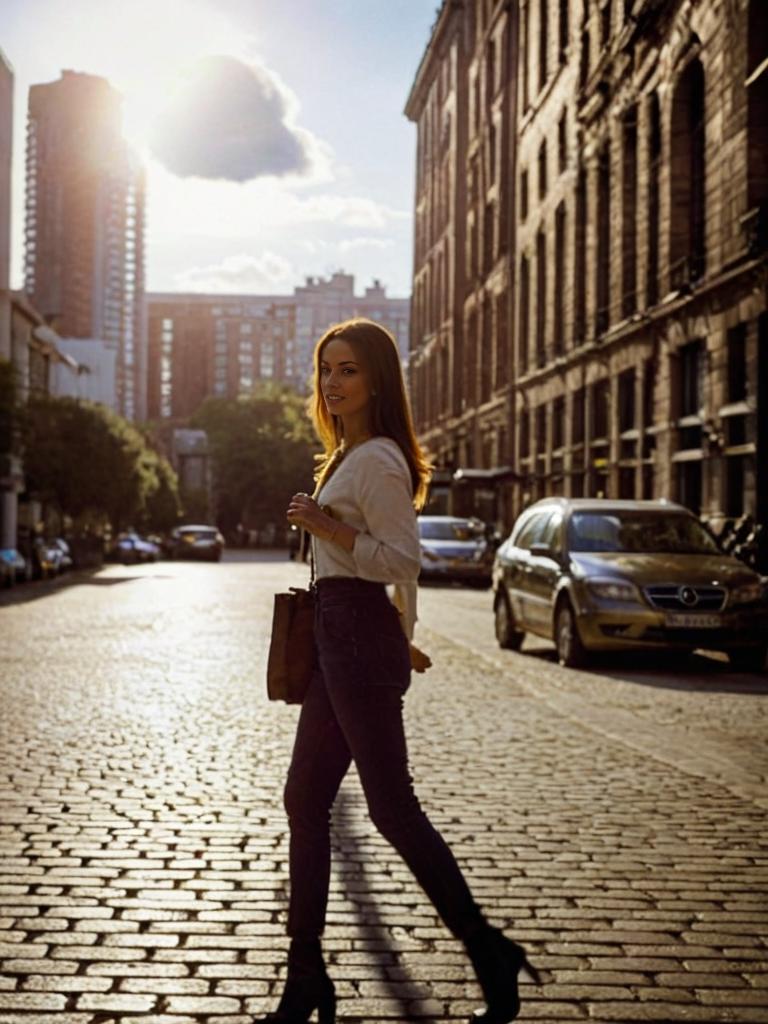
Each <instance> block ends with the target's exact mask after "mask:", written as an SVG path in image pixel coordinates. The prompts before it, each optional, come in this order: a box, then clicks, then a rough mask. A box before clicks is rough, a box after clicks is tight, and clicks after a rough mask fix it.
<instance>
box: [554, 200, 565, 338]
mask: <svg viewBox="0 0 768 1024" xmlns="http://www.w3.org/2000/svg"><path fill="white" fill-rule="evenodd" d="M564 310H565V203H564V202H562V203H560V204H559V206H558V207H557V210H555V295H554V304H553V314H554V328H553V329H554V350H555V353H556V354H557V355H561V354H562V353H563V352H564V351H565V314H564Z"/></svg>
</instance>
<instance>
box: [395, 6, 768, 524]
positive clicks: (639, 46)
mask: <svg viewBox="0 0 768 1024" xmlns="http://www.w3.org/2000/svg"><path fill="white" fill-rule="evenodd" d="M502 20H503V21H505V22H506V23H507V25H508V29H507V32H508V35H507V38H508V40H509V44H508V47H507V51H506V59H507V61H508V62H509V64H508V66H509V71H508V74H507V76H506V77H507V78H508V80H509V81H508V82H507V85H506V87H505V88H506V90H507V94H508V98H507V99H506V101H505V100H501V101H500V100H499V99H496V100H492V101H491V106H490V109H489V108H488V107H486V112H485V113H484V114H483V115H482V118H481V120H484V124H483V125H481V127H480V129H479V130H478V129H474V127H473V116H472V105H473V102H475V101H474V99H473V96H474V95H475V93H476V92H477V91H478V81H477V78H475V79H474V80H473V78H472V74H471V70H472V66H473V62H478V63H480V65H481V66H482V62H481V61H479V57H480V54H481V52H482V51H481V46H487V39H488V38H489V37H488V35H487V33H488V32H491V33H492V32H493V25H494V24H496V23H500V22H501V21H502ZM473 22H474V31H472V28H471V25H472V23H473ZM459 24H461V25H463V26H464V32H463V33H461V32H460V31H459V29H458V26H459ZM449 26H454V28H455V33H454V36H453V38H455V40H456V45H457V46H460V45H461V43H462V42H463V43H464V45H465V47H466V49H465V65H466V71H467V73H466V75H465V76H464V77H463V78H460V79H458V80H457V92H458V93H461V94H463V99H462V98H461V97H460V96H459V95H457V96H456V97H455V99H454V100H453V103H454V106H455V108H456V109H458V110H461V109H465V110H466V111H467V123H468V130H467V156H466V159H467V161H469V162H470V163H471V160H472V157H471V155H470V153H471V145H472V142H471V140H472V136H473V132H474V134H475V135H477V136H478V137H479V138H483V137H485V139H486V140H488V139H490V137H491V128H492V126H493V125H494V124H496V123H497V122H496V121H495V120H494V116H497V115H496V110H497V108H496V107H494V106H493V103H494V102H495V103H500V107H499V113H500V111H502V110H503V111H504V114H502V115H501V116H502V117H505V116H509V117H510V118H511V119H512V120H511V123H510V124H509V126H508V127H507V133H508V142H507V143H506V145H504V144H502V145H503V146H504V148H503V156H502V160H503V161H505V162H506V163H507V164H508V167H507V171H508V172H509V173H508V174H507V175H506V177H505V174H504V172H503V169H500V176H499V179H498V183H499V191H500V192H503V191H506V193H507V194H506V196H505V197H504V199H503V201H502V207H501V208H502V209H506V210H507V211H508V218H509V221H511V225H510V224H509V223H505V224H504V227H503V228H502V230H506V231H507V232H508V238H509V246H510V258H509V260H508V261H506V265H505V262H504V261H503V259H502V254H501V253H496V252H495V250H494V248H493V245H495V237H494V242H493V245H492V246H491V256H490V257H489V259H488V263H487V265H488V266H489V267H494V266H495V267H496V269H495V271H492V272H491V273H490V274H488V275H482V274H480V275H474V276H473V274H472V273H468V274H467V277H466V279H465V280H461V278H460V277H457V276H453V277H449V279H448V281H447V283H446V284H443V285H440V286H438V287H436V288H435V289H434V291H435V295H434V297H433V298H432V300H431V302H432V304H433V305H434V304H439V303H440V302H442V304H443V305H447V306H448V307H449V308H450V307H452V306H456V305H457V304H460V305H461V306H462V307H463V310H464V317H463V323H462V326H463V327H464V328H465V329H466V327H467V325H468V324H469V323H472V319H471V318H472V315H473V314H475V315H477V322H478V323H479V324H480V325H482V323H483V317H482V305H483V303H484V301H485V298H484V296H486V295H487V293H488V292H489V291H490V292H491V294H493V286H492V285H491V283H490V282H491V281H494V282H498V287H499V290H500V291H501V290H502V286H501V282H502V281H503V280H506V281H508V282H509V283H510V284H509V291H508V295H507V299H506V302H507V307H508V320H507V325H508V329H509V345H508V346H507V348H506V350H505V351H502V349H501V348H500V346H499V344H498V341H496V342H494V340H493V338H494V333H493V331H491V341H490V342H489V341H488V340H487V339H486V337H485V336H484V333H483V330H482V326H480V327H477V328H475V329H474V331H468V332H466V333H465V335H464V337H463V341H464V345H465V347H466V348H467V349H468V350H469V352H468V353H465V355H464V365H465V366H467V367H468V370H467V373H466V375H464V376H459V377H458V378H457V379H458V380H459V381H460V383H459V385H458V391H459V394H458V396H457V395H456V394H455V393H454V395H453V396H452V400H453V403H454V405H453V408H454V410H455V409H456V408H457V406H461V408H462V416H463V417H464V418H465V420H466V422H472V423H473V424H475V425H476V433H475V435H474V436H475V439H476V443H475V444H474V445H471V444H467V445H466V446H465V447H464V448H461V447H459V448H458V449H457V448H456V446H455V444H454V439H455V437H456V422H455V421H454V420H452V419H451V418H450V417H449V416H444V418H443V419H442V420H441V419H439V418H438V419H437V420H435V419H434V416H433V413H432V411H431V409H432V407H431V406H430V402H429V398H428V395H429V393H430V389H434V388H435V387H436V384H435V382H436V381H438V382H439V381H440V380H441V379H442V378H441V376H440V370H439V367H438V365H437V363H436V362H433V361H432V360H430V359H429V352H430V351H431V349H430V346H431V345H433V344H434V342H433V340H432V339H433V335H434V329H432V330H430V329H429V328H430V327H431V326H432V324H431V322H430V321H429V320H426V321H425V319H424V316H423V314H422V313H421V312H420V310H421V308H423V303H422V301H421V300H420V299H419V297H418V296H419V289H420V288H421V289H423V287H424V286H423V283H422V282H423V281H424V280H425V279H426V277H427V275H428V274H429V272H430V268H431V266H432V263H433V262H434V260H433V254H432V253H431V252H428V251H425V250H424V249H423V248H420V243H419V241H418V234H419V231H418V226H417V232H416V234H417V243H416V261H415V270H414V322H413V332H412V364H413V365H414V367H415V372H414V376H413V396H414V403H415V406H416V415H417V420H418V424H419V430H420V435H421V437H422V439H423V440H424V441H425V443H426V444H427V445H428V446H429V447H430V449H431V450H432V451H433V452H435V453H436V454H437V455H438V458H439V459H440V460H441V462H442V463H444V464H447V465H448V466H449V467H450V469H451V470H452V472H453V473H454V475H455V471H456V470H457V469H460V470H462V471H463V470H464V469H467V470H469V471H470V472H472V471H474V472H475V473H476V474H477V473H480V472H485V473H486V476H487V482H488V485H489V486H490V485H491V484H492V485H493V487H494V490H495V492H496V497H497V507H498V508H499V509H501V510H502V512H503V515H504V518H505V519H506V521H507V524H508V522H509V521H510V520H511V519H512V518H513V517H514V515H516V514H517V513H518V512H519V511H520V510H521V509H522V508H523V507H524V506H525V505H526V504H527V503H528V502H530V501H531V500H534V499H535V498H537V497H540V496H543V495H545V494H555V493H562V494H566V495H573V496H576V495H600V494H603V495H606V496H611V497H638V498H640V497H668V498H671V499H674V500H679V501H682V502H683V503H685V504H687V505H689V506H690V507H691V508H693V509H695V510H697V511H700V512H702V513H703V514H705V515H707V516H709V517H711V518H713V519H715V520H716V519H718V518H722V517H733V516H738V515H740V514H741V513H744V512H748V513H751V514H752V515H754V516H756V517H757V518H758V519H760V520H762V521H768V421H767V417H768V340H766V329H767V324H768V317H767V314H766V284H767V283H768V275H767V273H766V257H767V252H768V130H766V126H767V125H768V33H766V31H765V7H764V5H763V4H762V3H760V2H759V0H731V2H729V3H718V2H715V0H699V2H692V0H520V2H519V3H515V4H511V5H510V4H506V3H503V2H501V0H496V2H494V0H475V2H473V3H467V4H463V5H460V4H457V3H451V2H447V0H446V2H445V3H443V5H442V7H441V9H440V12H439V15H438V20H437V22H436V24H435V28H434V31H433V34H432V39H431V41H430V44H429V46H428V48H427V51H426V53H425V56H424V60H423V61H422V65H421V67H420V68H419V71H418V73H417V76H416V80H415V83H414V87H413V90H412V92H411V96H410V98H409V104H408V107H407V113H408V115H409V116H410V117H412V119H414V120H416V121H417V125H418V136H419V142H418V150H419V157H418V159H417V179H418V180H417V191H416V216H417V221H418V219H419V216H420V211H421V209H422V208H423V207H424V205H425V204H426V203H427V198H428V196H429V194H430V188H431V187H433V186H429V185H428V184H427V182H426V181H425V177H424V171H423V169H420V168H421V162H422V160H423V157H422V152H423V151H424V149H425V147H426V148H427V149H430V147H431V146H433V143H431V142H430V139H431V138H432V134H431V133H432V131H433V129H432V127H431V123H430V115H429V109H430V108H429V104H428V103H427V102H426V97H427V95H428V94H429V95H431V93H430V89H432V90H434V88H435V87H436V86H435V83H436V82H437V78H438V77H439V76H438V75H437V69H438V67H439V65H440V60H441V59H442V58H441V55H444V54H445V52H446V42H445V39H446V37H447V35H446V34H447V32H448V27H449ZM472 40H474V42H473V43H472V48H471V50H470V42H471V41H472ZM481 40H482V42H481ZM494 57H495V52H494ZM486 60H487V58H486ZM429 68H432V69H433V71H432V72H430V74H427V70H428V69H429ZM486 77H487V76H486ZM482 81H483V74H482V72H481V74H480V85H479V91H480V94H481V96H482V94H483V85H482ZM429 83H432V84H431V85H430V86H429V88H428V84H429ZM513 83H514V84H513ZM416 96H419V97H421V98H422V102H420V104H419V105H417V104H415V103H414V98H415V97H416ZM497 131H498V129H497ZM457 137H458V136H457ZM490 150H491V147H490V146H488V145H487V146H486V151H487V152H490ZM430 151H432V150H431V149H430ZM476 152H478V153H481V152H482V147H481V146H480V144H479V143H478V149H477V151H476ZM457 162H460V157H459V158H458V160H457ZM433 165H434V158H432V164H431V165H430V166H433ZM480 165H481V166H482V160H481V161H480ZM428 178H429V179H430V180H431V179H433V178H434V173H430V174H429V175H428ZM485 181H492V178H486V179H485V180H484V183H483V187H485ZM457 182H458V184H457V186H456V188H457V190H459V191H463V192H464V199H462V197H461V196H459V195H456V196H454V197H453V200H452V202H453V209H454V210H455V211H461V210H462V203H464V204H465V207H464V208H465V209H466V211H467V212H466V217H465V218H464V219H463V222H462V223H461V224H460V225H458V224H457V225H453V226H451V228H450V230H449V231H448V234H447V235H446V237H445V238H444V239H442V240H441V245H443V246H445V247H446V248H447V249H449V250H450V248H451V246H454V247H455V246H459V245H462V244H463V245H465V248H466V250H467V257H468V259H469V260H470V265H471V256H470V253H471V250H472V245H471V244H470V243H469V242H468V241H467V239H469V238H470V237H471V235H472V231H473V230H476V225H477V222H478V219H479V218H478V212H479V210H480V206H479V204H478V203H477V201H476V199H475V198H474V193H473V188H474V185H473V180H472V178H471V176H469V177H468V179H467V181H466V183H465V182H464V181H463V180H461V179H457ZM483 200H484V202H485V205H486V207H487V206H488V193H485V194H484V196H483ZM490 216H491V215H490V214H489V217H490ZM491 219H492V218H491ZM473 225H475V227H473ZM481 237H482V231H481ZM485 237H486V238H490V237H491V236H490V234H489V233H486V235H485ZM481 245H482V243H481ZM494 257H495V259H496V260H497V261H500V262H497V263H494ZM502 268H503V269H502ZM496 275H498V276H496ZM441 288H444V289H447V290H448V293H449V294H448V295H447V296H445V295H443V294H442V293H441ZM473 293H474V295H473ZM481 296H483V298H481ZM491 308H493V304H492V303H491ZM491 322H492V321H491ZM457 326H458V317H457V318H456V320H455V322H454V330H456V328H457ZM489 348H490V350H491V351H494V350H495V352H496V356H495V357H494V358H492V359H490V360H488V359H487V358H485V357H484V356H483V351H484V349H485V351H487V350H488V349H489ZM504 358H507V359H508V363H507V364H506V368H505V364H504V363H503V359H504ZM475 360H476V361H477V362H476V363H475ZM473 363H475V370H474V373H473V372H472V370H471V366H472V365H473ZM489 365H490V367H491V368H492V369H491V381H490V382H488V381H485V382H484V381H483V370H484V369H485V372H486V374H487V373H488V370H487V367H488V366H489ZM420 369H421V375H420V373H419V370H420ZM502 376H506V387H507V389H508V395H509V397H508V418H507V423H506V427H507V434H506V439H505V440H504V444H502V443H498V445H496V446H495V443H494V441H493V440H489V439H492V438H493V435H494V429H497V430H498V436H499V438H500V439H501V438H502V437H503V435H502V433H501V426H502V424H501V423H500V422H499V424H498V427H494V428H491V427H490V425H489V424H490V421H491V419H492V416H493V413H492V412H491V410H492V409H493V405H492V403H493V399H494V396H498V398H500V397H501V393H502V391H503V385H502V384H501V381H500V380H499V378H500V377H502ZM438 387H439V385H438ZM489 394H490V397H489ZM502 407H503V402H499V405H498V408H499V410H500V409H501V408H502ZM454 415H455V414H454ZM498 416H499V420H501V418H502V414H501V412H499V413H498ZM486 431H487V433H486ZM478 439H479V441H480V443H479V444H478V443H477V440H478ZM505 445H506V450H507V451H508V452H509V455H508V456H506V455H505V451H504V447H505ZM507 470H509V471H508V472H507ZM500 498H501V499H502V500H498V499H500ZM477 507H478V510H480V509H481V506H480V505H478V506H477Z"/></svg>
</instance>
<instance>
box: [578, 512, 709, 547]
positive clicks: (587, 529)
mask: <svg viewBox="0 0 768 1024" xmlns="http://www.w3.org/2000/svg"><path fill="white" fill-rule="evenodd" d="M568 547H569V548H570V550H571V551H587V552H588V551H597V552H599V551H616V552H631V553H641V552H647V553H649V554H675V555H714V554H717V553H718V547H717V544H716V543H715V541H714V540H713V539H712V537H710V535H709V534H708V533H707V531H706V530H705V529H704V527H703V526H702V525H701V524H700V523H699V522H698V521H697V520H696V519H694V518H693V516H686V515H678V514H675V513H665V512H611V513H606V512H574V514H573V515H572V516H571V520H570V522H569V524H568Z"/></svg>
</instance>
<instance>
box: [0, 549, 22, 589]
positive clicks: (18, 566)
mask: <svg viewBox="0 0 768 1024" xmlns="http://www.w3.org/2000/svg"><path fill="white" fill-rule="evenodd" d="M26 566H27V563H26V562H25V561H24V556H23V555H21V554H20V553H19V552H18V551H17V550H16V548H0V586H3V587H12V586H13V585H14V583H17V582H19V581H21V580H22V579H23V578H24V573H25V571H26Z"/></svg>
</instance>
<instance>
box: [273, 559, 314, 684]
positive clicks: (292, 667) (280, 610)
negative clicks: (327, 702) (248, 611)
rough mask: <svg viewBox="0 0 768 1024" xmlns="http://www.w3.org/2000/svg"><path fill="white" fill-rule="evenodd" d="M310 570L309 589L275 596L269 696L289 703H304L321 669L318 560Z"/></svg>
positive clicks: (295, 588) (300, 589)
mask: <svg viewBox="0 0 768 1024" xmlns="http://www.w3.org/2000/svg"><path fill="white" fill-rule="evenodd" d="M310 543H311V539H310ZM310 550H311V549H310ZM310 567H311V575H310V584H309V589H308V590H304V589H302V588H300V587H290V588H289V590H288V593H287V594H275V601H274V606H273V611H272V638H271V640H270V643H269V658H268V659H267V696H268V697H269V699H270V700H284V701H285V702H286V704H301V703H302V701H303V700H304V697H305V695H306V692H307V690H308V689H309V683H310V680H311V679H312V673H313V672H314V671H315V669H316V667H317V654H316V651H315V594H314V588H315V560H314V558H310Z"/></svg>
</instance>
